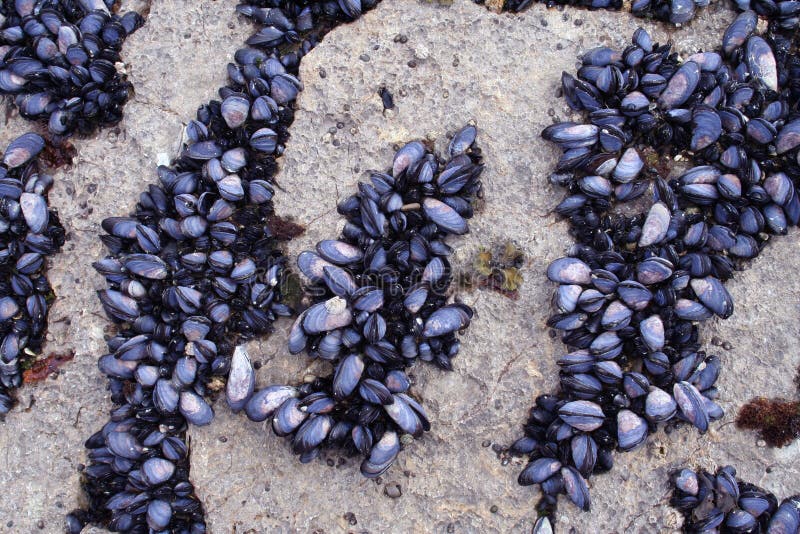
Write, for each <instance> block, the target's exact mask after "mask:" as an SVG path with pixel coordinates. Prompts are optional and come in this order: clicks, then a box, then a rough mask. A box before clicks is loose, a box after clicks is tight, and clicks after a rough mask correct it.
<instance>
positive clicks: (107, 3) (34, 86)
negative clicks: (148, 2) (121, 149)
mask: <svg viewBox="0 0 800 534" xmlns="http://www.w3.org/2000/svg"><path fill="white" fill-rule="evenodd" d="M116 3H117V0H3V1H2V2H0V95H12V96H13V97H14V102H15V103H16V105H17V107H18V108H19V112H20V114H21V115H22V116H23V117H25V118H27V119H31V120H41V121H42V122H46V123H47V128H48V130H49V132H50V133H51V134H52V135H54V136H57V137H61V136H66V135H69V134H71V133H73V132H78V133H80V134H84V135H85V134H90V133H92V132H93V131H94V130H95V129H96V128H98V127H101V126H108V125H113V124H116V123H118V122H119V121H120V119H122V109H123V107H124V106H125V102H126V101H127V100H128V97H129V96H130V93H131V90H132V87H131V84H130V83H129V82H128V81H127V78H126V76H125V75H124V73H122V72H120V70H119V68H118V64H119V63H120V61H121V59H120V49H121V48H122V43H123V42H124V41H125V38H126V37H127V36H128V35H130V34H131V33H133V32H134V31H136V30H137V29H138V28H139V27H140V26H141V25H142V24H143V23H144V20H143V19H142V17H141V16H140V15H139V14H138V13H136V12H133V11H129V12H128V13H125V14H124V15H122V16H119V15H118V14H116V13H114V11H113V9H114V8H115V4H116Z"/></svg>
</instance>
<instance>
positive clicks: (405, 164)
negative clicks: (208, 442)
mask: <svg viewBox="0 0 800 534" xmlns="http://www.w3.org/2000/svg"><path fill="white" fill-rule="evenodd" d="M476 133H477V132H476V129H475V128H474V127H473V126H467V127H465V128H463V129H462V130H461V131H459V132H458V133H457V134H456V135H455V136H454V137H453V140H452V142H451V143H450V146H449V154H448V155H449V159H448V161H446V162H440V161H439V160H438V159H437V158H436V157H435V156H434V155H433V154H432V153H431V152H429V151H427V150H426V148H425V146H424V145H423V144H422V143H421V142H419V141H413V142H411V143H408V144H406V145H405V146H403V147H402V148H401V149H400V150H398V151H397V153H396V154H395V157H394V162H393V166H392V169H391V171H390V172H387V173H381V172H373V173H372V174H371V176H370V182H369V183H366V182H361V183H359V185H358V193H357V194H355V195H352V196H350V197H348V198H347V199H345V200H343V201H342V202H341V203H339V206H338V210H339V213H340V214H342V215H343V216H345V217H346V219H347V222H346V224H345V226H344V230H343V231H342V235H341V237H340V239H338V240H336V239H328V240H323V241H320V242H319V243H317V245H316V250H315V251H305V252H302V253H301V254H300V255H299V257H298V260H297V263H298V266H299V268H300V271H301V272H302V273H303V275H304V276H305V277H306V278H307V279H308V280H309V281H310V283H311V286H310V287H309V288H307V293H308V294H309V295H311V297H312V302H311V305H310V306H309V308H308V309H306V310H305V311H303V312H302V313H301V314H300V315H299V316H298V318H297V320H296V321H295V323H294V325H293V327H292V329H291V331H290V334H289V342H288V344H289V351H290V352H291V353H293V354H297V353H300V352H302V351H303V350H305V351H306V352H307V354H308V355H309V356H311V357H313V358H319V359H322V360H326V361H328V362H330V363H331V365H332V366H333V368H334V370H333V373H331V374H330V375H328V376H324V377H319V378H317V379H315V380H313V381H311V382H309V383H306V384H303V385H301V386H299V387H292V386H289V385H286V386H284V385H271V386H268V387H266V388H265V389H262V390H260V391H258V392H257V393H255V394H253V395H252V397H250V398H249V400H247V403H246V404H243V403H242V404H240V405H236V406H234V405H232V407H233V408H234V409H236V408H241V407H242V406H243V407H244V409H245V413H246V414H247V416H248V417H249V418H250V419H251V420H253V421H264V420H266V419H267V418H269V417H272V418H273V419H272V429H273V431H274V432H275V434H277V435H278V436H290V437H291V439H292V448H293V450H294V452H295V453H296V454H299V455H300V461H301V462H304V463H305V462H309V461H311V460H312V459H314V458H316V457H317V456H318V455H319V452H320V449H322V448H324V447H330V446H337V447H341V448H343V449H344V450H346V451H348V452H359V453H361V454H363V455H364V456H366V458H365V460H364V461H363V463H362V464H361V473H362V474H363V475H364V476H365V477H368V478H374V477H377V476H379V475H381V474H383V473H384V472H385V471H386V470H387V469H389V467H390V466H391V465H392V463H393V462H394V460H395V458H396V457H397V454H398V452H399V451H400V439H399V437H398V436H400V435H408V436H412V437H419V436H420V435H421V434H422V433H423V431H426V430H429V429H430V423H429V422H428V418H427V416H426V414H425V410H424V409H423V408H422V406H421V405H420V404H419V403H418V402H417V401H416V400H415V399H414V398H413V397H411V396H410V395H409V394H408V390H409V387H410V385H411V381H410V380H409V377H408V376H407V375H406V373H405V372H404V369H405V368H406V367H409V366H410V365H412V364H413V363H414V362H415V361H416V360H417V359H420V360H422V361H427V362H432V363H434V364H435V365H437V366H438V367H440V368H441V369H444V370H450V369H451V368H452V367H451V359H452V358H454V357H455V356H456V355H457V354H458V351H459V346H460V343H459V341H458V339H457V337H456V333H457V332H458V331H459V330H462V329H464V328H466V327H467V326H469V323H470V320H471V319H472V315H473V312H472V309H471V308H469V307H468V306H466V305H464V304H461V303H452V304H447V301H448V294H447V290H448V289H449V286H450V282H451V279H452V276H451V268H450V264H449V262H448V260H447V256H448V255H449V254H450V252H451V249H450V247H449V246H448V245H447V243H446V242H445V241H446V238H447V236H448V235H451V234H456V235H460V234H464V233H466V232H467V231H468V226H467V219H468V218H470V217H472V215H473V208H472V201H473V200H474V199H475V198H476V196H478V195H480V194H481V182H480V180H479V177H480V174H481V171H482V170H483V165H482V164H481V163H480V161H481V158H480V151H479V150H478V149H477V148H473V145H474V143H475V136H476ZM248 374H249V375H250V376H252V371H250V372H249V373H248ZM252 383H253V380H252V379H250V380H249V384H250V386H249V394H252V392H253V387H252ZM228 384H229V385H230V384H231V382H230V380H229V382H228ZM248 396H249V395H248ZM243 400H245V399H243Z"/></svg>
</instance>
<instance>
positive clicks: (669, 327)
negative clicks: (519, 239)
mask: <svg viewBox="0 0 800 534" xmlns="http://www.w3.org/2000/svg"><path fill="white" fill-rule="evenodd" d="M757 22H758V15H757V14H756V13H755V12H753V11H745V12H743V13H741V14H740V15H739V16H738V17H737V18H736V19H735V21H734V22H733V23H732V24H731V26H730V27H729V28H728V29H727V30H726V31H725V34H724V37H723V39H722V46H721V47H720V49H719V50H717V51H713V52H698V53H695V54H693V55H690V56H689V57H688V58H686V59H685V60H681V59H680V58H679V56H678V55H677V54H675V53H673V52H672V51H671V48H670V45H659V44H657V43H653V42H652V40H651V38H650V36H649V35H648V34H647V32H646V31H644V30H643V29H639V30H637V31H636V32H635V34H634V35H633V39H632V44H631V45H630V46H629V47H627V48H626V49H625V50H624V51H616V50H612V49H610V48H606V47H601V48H596V49H593V50H590V51H588V52H587V53H585V54H584V55H583V56H582V58H581V59H582V66H581V67H580V69H579V70H578V73H577V76H572V75H570V74H567V73H564V74H563V76H562V89H563V94H564V97H565V99H566V101H567V103H568V105H569V106H570V107H571V108H572V109H573V110H575V111H580V112H583V113H584V117H585V119H584V120H583V121H582V122H563V123H558V124H554V125H551V126H549V127H547V128H546V129H545V130H544V131H543V133H542V135H543V137H544V138H545V139H547V140H549V141H552V142H553V143H555V144H556V145H557V146H558V147H559V148H560V149H561V152H562V154H561V157H560V159H559V161H558V165H557V168H556V171H555V172H554V173H553V174H552V175H551V181H552V182H553V183H554V184H557V185H559V186H563V187H565V188H566V189H567V190H568V192H569V194H568V196H567V197H566V198H565V199H564V200H563V201H562V202H561V203H560V204H559V205H558V206H557V208H556V211H557V212H558V213H559V214H560V215H562V216H563V217H565V218H567V219H568V220H569V222H570V232H571V234H572V235H573V236H574V237H575V239H576V241H577V243H576V244H575V245H574V246H573V247H572V248H571V249H570V251H569V253H568V256H567V257H564V258H560V259H557V260H555V261H554V262H552V263H551V264H550V266H549V267H548V270H547V275H548V278H549V279H550V280H551V281H553V282H555V283H557V284H559V287H558V289H557V291H556V293H555V295H554V298H553V305H554V308H555V312H556V313H555V314H554V315H553V316H551V317H550V319H549V320H548V325H549V326H551V327H553V328H555V329H556V330H560V331H562V332H563V335H562V340H563V342H564V343H565V344H566V345H567V346H568V347H569V352H568V353H567V354H565V355H563V356H561V357H560V358H559V359H558V362H557V363H558V366H559V368H560V372H559V379H560V388H559V390H558V391H557V392H556V393H554V394H551V395H542V396H540V397H538V398H537V399H536V404H535V406H534V407H533V408H532V409H531V411H530V418H529V420H528V422H527V424H526V425H525V427H524V429H525V436H524V437H523V438H521V439H519V440H518V441H517V442H516V443H515V444H514V445H513V447H512V451H514V452H516V453H519V454H526V455H530V463H529V464H528V465H527V467H525V469H524V470H523V471H522V473H521V474H520V476H519V482H520V484H523V485H529V484H539V485H540V486H541V489H542V495H543V496H542V500H541V501H540V504H539V513H540V514H542V515H551V514H552V512H553V510H554V507H555V506H556V502H557V496H558V495H559V494H561V493H566V494H567V495H568V496H569V498H570V500H571V501H572V502H573V503H575V504H576V505H577V506H579V507H580V508H582V509H584V510H588V509H589V507H590V498H589V490H588V485H587V479H588V478H589V477H590V476H591V475H592V474H594V473H600V472H604V471H606V470H609V469H611V467H612V463H613V458H612V451H614V450H615V449H616V450H620V451H628V450H632V449H634V448H636V447H638V446H639V445H641V444H642V443H644V442H645V440H646V439H647V436H648V435H649V434H650V433H652V432H655V431H656V430H657V428H658V427H659V426H661V425H667V426H668V427H670V428H671V427H674V426H675V425H678V424H680V423H683V422H688V423H690V424H692V425H694V426H695V427H697V429H699V430H700V432H705V431H706V430H707V429H708V427H709V423H710V422H712V421H714V420H715V419H718V418H720V417H721V416H722V415H723V412H722V410H721V408H720V407H719V405H717V404H716V403H715V401H714V400H715V398H716V397H717V395H718V393H717V389H716V387H715V385H714V384H715V382H716V380H717V377H718V375H719V371H720V361H719V358H717V357H716V356H713V355H706V354H704V353H703V352H702V351H700V342H699V339H698V324H699V323H700V322H702V321H704V320H706V319H709V318H711V317H713V316H715V315H716V316H718V317H722V318H726V317H728V316H730V315H731V314H732V313H733V300H732V298H731V296H730V294H729V293H728V291H727V290H726V288H725V286H724V284H723V283H724V282H725V281H726V280H727V279H729V278H730V277H731V276H732V275H733V273H734V271H735V270H736V269H737V267H738V266H739V264H740V263H741V262H743V261H745V260H748V259H751V258H753V257H755V256H757V255H758V254H759V252H760V251H761V249H762V248H763V246H764V245H765V243H766V242H767V241H768V240H769V239H771V237H772V236H774V235H780V234H785V233H786V232H787V230H788V228H789V226H793V225H797V223H798V220H800V198H798V193H797V190H796V189H797V188H796V184H797V180H798V178H800V163H799V162H798V149H799V148H800V113H798V111H797V102H798V92H797V88H798V81H800V69H798V63H797V59H796V46H797V42H796V41H794V40H793V39H794V36H793V35H792V34H791V33H784V32H783V30H782V26H781V24H780V22H777V21H776V20H772V21H771V23H770V25H769V29H768V30H767V32H766V33H765V34H764V35H759V34H758V33H757V31H756V26H757ZM673 158H674V159H675V160H681V161H684V162H686V163H688V168H686V169H685V170H684V172H682V173H681V174H680V175H679V176H678V177H677V178H674V179H669V180H668V179H665V178H663V177H661V176H660V174H659V173H660V172H664V170H665V168H666V169H668V168H669V166H671V164H672V160H673ZM651 185H652V190H653V196H654V203H653V204H652V205H651V206H650V207H649V209H648V210H647V211H646V212H643V213H639V214H637V215H632V216H631V215H623V214H621V213H620V210H614V207H615V205H616V204H617V203H622V202H627V201H632V200H634V199H637V198H641V197H643V195H644V194H645V193H646V192H647V191H648V189H649V188H650V187H651ZM630 209H631V208H629V210H628V212H630Z"/></svg>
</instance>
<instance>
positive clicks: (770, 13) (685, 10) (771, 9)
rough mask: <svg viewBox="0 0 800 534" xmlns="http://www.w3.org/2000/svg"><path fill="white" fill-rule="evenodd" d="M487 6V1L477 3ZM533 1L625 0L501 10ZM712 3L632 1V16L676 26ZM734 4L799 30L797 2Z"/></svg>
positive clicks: (613, 5)
mask: <svg viewBox="0 0 800 534" xmlns="http://www.w3.org/2000/svg"><path fill="white" fill-rule="evenodd" d="M475 1H476V2H478V3H485V2H486V0H475ZM534 2H539V3H544V4H546V5H547V7H555V6H566V5H569V6H575V7H581V8H586V9H591V10H595V9H608V10H613V11H619V10H621V9H622V8H623V5H624V3H623V2H622V0H503V1H502V4H501V5H502V10H503V11H510V12H512V13H519V12H521V11H525V10H526V9H528V8H529V7H530V6H531V5H532V4H533V3H534ZM710 3H711V0H633V1H632V2H630V10H631V14H633V15H635V16H637V17H642V18H647V19H655V20H660V21H663V22H669V23H671V24H675V25H678V26H680V25H682V24H686V23H688V22H689V21H691V20H692V19H693V18H694V16H695V14H696V13H697V10H698V9H702V8H705V7H707V6H708V5H709V4H710ZM733 4H734V5H735V6H736V7H737V8H738V9H739V10H741V11H751V10H752V11H755V12H756V13H758V14H759V15H761V16H762V17H768V18H770V19H771V20H773V21H774V22H775V23H776V24H778V25H779V27H780V28H781V29H783V30H796V29H797V27H798V25H800V7H798V5H797V2H795V1H794V0H778V1H774V0H735V1H734V2H733Z"/></svg>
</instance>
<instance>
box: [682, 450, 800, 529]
mask: <svg viewBox="0 0 800 534" xmlns="http://www.w3.org/2000/svg"><path fill="white" fill-rule="evenodd" d="M672 484H673V491H672V498H671V500H670V504H671V505H672V506H673V507H675V508H676V509H677V510H679V511H680V512H681V514H683V517H684V524H683V531H684V532H690V533H692V534H694V533H700V532H721V533H723V534H737V533H745V532H749V533H758V532H764V533H766V534H792V533H796V532H800V495H795V496H793V497H788V498H786V499H784V500H783V502H782V503H781V505H780V506H778V499H777V498H776V497H775V495H774V494H772V493H770V492H768V491H766V490H764V489H762V488H759V487H758V486H756V485H754V484H750V483H749V482H743V481H741V480H739V479H737V478H736V469H734V468H733V467H732V466H730V465H727V466H725V467H721V468H719V469H718V470H717V474H716V475H714V474H713V473H709V472H708V471H705V470H700V471H697V472H695V471H692V470H691V469H681V470H679V471H676V472H674V473H673V474H672Z"/></svg>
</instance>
